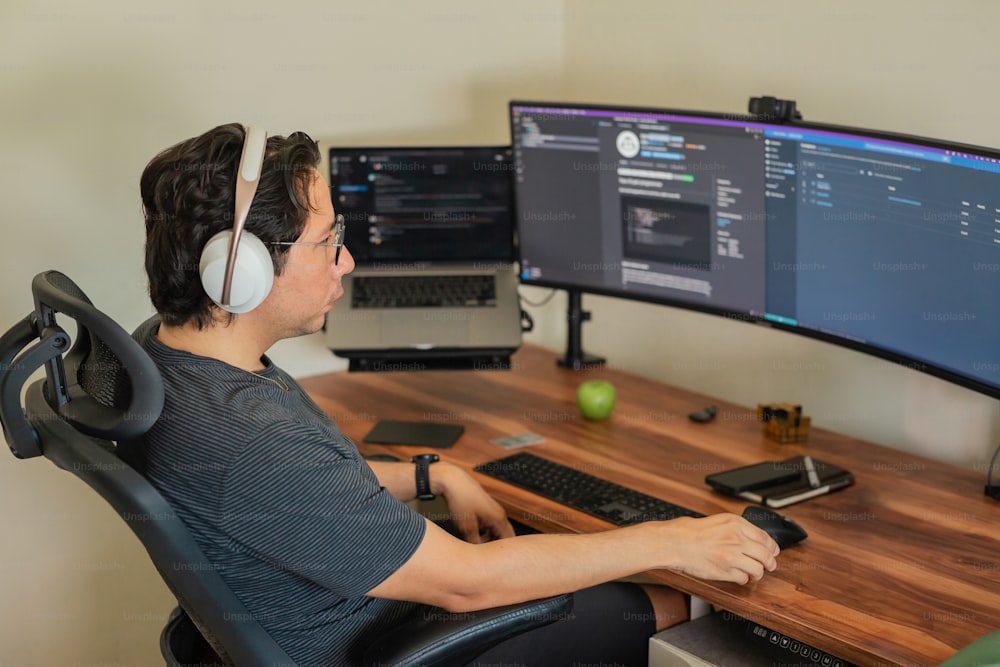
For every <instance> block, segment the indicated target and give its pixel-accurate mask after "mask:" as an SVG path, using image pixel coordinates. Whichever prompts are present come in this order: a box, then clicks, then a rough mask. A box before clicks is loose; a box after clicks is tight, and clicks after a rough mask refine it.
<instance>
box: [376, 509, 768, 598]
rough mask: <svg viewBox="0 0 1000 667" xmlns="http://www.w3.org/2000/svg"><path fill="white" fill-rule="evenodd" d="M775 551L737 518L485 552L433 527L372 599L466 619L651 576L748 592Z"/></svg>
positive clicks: (545, 538) (517, 542) (539, 538)
mask: <svg viewBox="0 0 1000 667" xmlns="http://www.w3.org/2000/svg"><path fill="white" fill-rule="evenodd" d="M777 554H778V545H777V544H775V542H774V540H772V539H771V538H770V537H769V536H768V535H767V533H765V532H764V531H762V530H760V529H759V528H757V527H755V526H753V525H751V524H750V523H749V522H747V521H746V520H744V519H742V518H741V517H738V516H736V515H733V514H717V515H714V516H710V517H706V518H703V519H690V518H680V519H674V520H672V521H651V522H648V523H642V524H638V525H635V526H629V527H627V528H619V529H615V530H608V531H604V532H600V533H591V534H583V535H524V536H520V537H514V538H511V539H507V540H497V541H493V542H487V543H484V544H469V543H467V542H463V541H461V540H458V539H456V538H454V537H452V536H451V535H449V534H448V533H446V532H444V531H443V530H441V529H440V528H439V527H437V526H436V525H434V524H433V523H430V522H428V525H427V531H426V534H425V535H424V539H423V541H422V542H421V544H420V547H418V549H417V551H416V552H415V553H414V554H413V556H411V557H410V559H409V560H408V561H407V562H406V563H405V564H404V565H403V566H402V567H401V568H400V569H398V570H397V571H396V572H394V573H393V574H392V575H390V576H389V577H388V578H387V579H385V580H384V581H383V582H382V583H380V584H379V585H378V586H376V587H375V588H373V589H371V590H370V591H368V593H367V594H368V595H371V596H373V597H381V598H390V599H393V600H411V601H415V602H423V603H426V604H431V605H435V606H438V607H443V608H444V609H447V610H449V611H454V612H463V611H473V610H477V609H486V608H489V607H495V606H499V605H504V604H513V603H516V602H523V601H526V600H532V599H537V598H542V597H546V596H549V595H556V594H559V593H566V592H569V591H575V590H579V589H581V588H586V587H589V586H593V585H596V584H600V583H603V582H606V581H611V580H613V579H617V578H620V577H623V576H627V575H631V574H635V573H638V572H644V571H647V570H653V569H672V570H677V571H680V572H684V573H687V574H689V575H692V576H695V577H699V578H702V579H714V580H719V581H731V582H735V583H738V584H745V583H747V582H749V581H756V580H758V579H760V578H761V577H762V576H763V575H764V572H765V571H768V572H770V571H773V570H774V569H775V568H776V567H777V561H776V560H775V556H777Z"/></svg>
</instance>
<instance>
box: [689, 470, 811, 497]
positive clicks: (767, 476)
mask: <svg viewBox="0 0 1000 667" xmlns="http://www.w3.org/2000/svg"><path fill="white" fill-rule="evenodd" d="M801 476H802V467H801V466H798V465H795V464H790V463H788V462H787V461H764V462H762V463H754V464H751V465H748V466H742V467H740V468H733V469H732V470H723V471H722V472H717V473H713V474H711V475H706V476H705V482H706V483H707V484H708V485H709V486H711V487H712V488H714V489H715V490H716V491H720V492H722V493H725V494H727V495H730V496H735V495H739V494H740V493H743V492H744V491H753V490H754V489H762V488H765V487H768V486H775V485H777V484H786V483H788V482H793V481H795V480H797V479H799V478H800V477H801Z"/></svg>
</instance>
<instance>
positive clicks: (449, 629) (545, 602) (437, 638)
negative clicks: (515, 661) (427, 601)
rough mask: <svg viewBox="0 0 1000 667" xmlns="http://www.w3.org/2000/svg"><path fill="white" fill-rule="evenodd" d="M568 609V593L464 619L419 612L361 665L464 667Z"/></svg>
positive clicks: (374, 648) (423, 609)
mask: <svg viewBox="0 0 1000 667" xmlns="http://www.w3.org/2000/svg"><path fill="white" fill-rule="evenodd" d="M572 609H573V594H572V593H566V594H564V595H556V596H553V597H550V598H544V599H541V600H534V601H531V602H523V603H521V604H513V605H507V606H504V607H496V608H493V609H484V610H482V611H475V612H470V613H464V614H452V613H449V612H446V611H443V610H441V609H437V608H434V607H421V608H419V609H418V610H417V611H415V612H414V613H413V614H411V615H410V616H409V617H407V618H406V619H404V620H403V621H402V622H401V623H400V624H398V625H396V626H393V627H392V628H391V629H390V630H387V631H386V632H384V633H383V634H382V635H381V636H380V637H378V638H377V639H376V640H375V642H374V643H373V644H372V645H371V646H370V647H369V648H368V650H367V651H366V652H365V663H364V664H365V665H366V667H373V666H375V665H381V666H383V667H386V666H388V665H400V666H403V665H406V666H413V665H420V666H421V667H445V666H449V667H450V666H453V665H465V664H466V663H469V662H471V661H472V660H473V659H474V658H475V657H476V656H478V655H481V654H482V653H485V652H486V651H487V650H488V649H490V648H492V647H493V646H495V645H497V644H499V643H500V642H502V641H504V640H505V639H510V638H511V637H514V636H516V635H519V634H521V633H523V632H527V631H528V630H534V629H535V628H540V627H542V626H544V625H548V624H549V623H552V622H553V621H557V620H559V619H561V618H565V617H566V616H567V615H568V614H569V612H570V611H571V610H572Z"/></svg>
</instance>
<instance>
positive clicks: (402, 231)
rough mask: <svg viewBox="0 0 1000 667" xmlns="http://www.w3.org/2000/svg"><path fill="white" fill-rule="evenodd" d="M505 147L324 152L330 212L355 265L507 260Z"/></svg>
mask: <svg viewBox="0 0 1000 667" xmlns="http://www.w3.org/2000/svg"><path fill="white" fill-rule="evenodd" d="M511 180H512V177H511V151H510V147H506V146H504V147H499V146H492V147H486V146H479V147H411V148H381V147H376V148H331V149H330V190H331V195H332V197H333V207H334V210H335V211H336V212H337V213H340V214H342V215H343V216H344V219H345V220H346V221H347V228H346V234H345V244H346V245H347V247H348V249H350V251H351V254H352V255H353V256H354V260H355V262H357V264H358V265H359V266H361V265H366V264H367V265H371V264H374V263H384V262H402V261H407V262H437V261H445V262H468V261H483V260H487V261H503V262H511V261H513V260H514V213H513V202H512V186H511Z"/></svg>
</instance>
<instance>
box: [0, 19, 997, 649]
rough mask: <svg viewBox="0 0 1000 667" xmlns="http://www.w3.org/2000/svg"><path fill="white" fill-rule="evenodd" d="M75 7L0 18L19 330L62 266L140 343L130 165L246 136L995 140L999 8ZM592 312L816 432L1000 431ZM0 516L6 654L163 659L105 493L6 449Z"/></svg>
mask: <svg viewBox="0 0 1000 667" xmlns="http://www.w3.org/2000/svg"><path fill="white" fill-rule="evenodd" d="M77 5H78V3H73V2H69V1H68V0H61V1H54V2H49V3H30V4H29V3H26V2H25V3H17V4H13V3H7V4H5V5H4V8H3V9H0V128H3V130H4V137H3V142H2V144H3V148H2V149H0V194H2V202H3V214H2V216H0V230H2V232H3V234H2V237H0V238H2V241H0V271H2V274H0V276H2V280H3V286H4V288H3V290H0V324H2V326H3V327H6V326H8V325H9V324H10V323H12V322H13V321H14V320H15V319H17V318H19V317H21V316H22V315H23V314H24V313H26V312H27V311H28V310H29V309H30V307H31V304H30V299H29V294H28V284H29V281H30V279H31V277H32V276H33V275H34V274H35V273H37V272H38V271H41V270H44V269H48V268H58V269H60V270H63V271H64V272H66V273H67V274H69V275H70V276H71V277H74V278H75V279H76V280H77V282H78V283H79V284H80V285H81V286H82V287H83V289H84V290H85V291H87V292H88V293H89V294H90V296H91V298H93V299H94V300H95V301H96V303H97V304H98V305H99V306H100V307H102V308H104V309H105V310H107V311H108V312H109V313H110V314H111V315H112V316H114V317H115V318H117V319H118V320H119V321H120V322H122V323H123V324H124V325H125V326H126V327H131V326H134V325H135V324H138V323H139V322H140V321H141V320H143V319H144V318H145V317H146V316H148V314H149V313H150V308H149V305H148V302H147V300H146V297H145V292H144V290H145V285H144V279H143V275H142V270H141V246H142V228H141V217H140V215H139V205H138V195H137V185H136V184H137V179H138V174H139V172H140V171H141V169H142V167H143V166H144V164H145V163H146V161H147V160H148V159H149V158H150V157H151V156H152V155H153V154H154V153H155V152H157V151H158V150H160V149H162V148H164V147H166V146H167V145H169V144H170V143H173V142H174V141H177V140H179V139H181V138H184V137H187V136H191V135H193V134H196V133H198V132H201V131H203V130H205V129H207V128H209V127H211V126H213V125H215V124H219V123H223V122H228V121H232V120H237V121H241V122H247V123H256V124H260V125H263V126H265V127H267V128H268V129H269V130H270V131H271V132H278V133H287V132H289V131H292V130H296V129H303V130H306V131H308V132H309V133H310V134H312V135H313V136H314V137H316V138H317V139H320V140H321V142H322V143H323V145H330V144H331V143H357V142H368V141H372V142H384V143H403V142H414V143H418V142H424V141H427V142H442V143H443V142H455V143H463V142H468V143H478V142H481V143H488V142H506V141H508V140H509V131H508V128H507V121H506V103H507V101H508V100H509V99H511V98H515V97H517V98H522V99H531V98H536V99H550V100H560V99H565V100H580V101H606V102H622V103H630V104H650V105H662V106H671V107H678V108H699V107H701V108H708V109H713V110H719V111H742V110H744V109H745V105H746V100H747V98H748V97H749V96H750V95H760V94H773V95H778V96H781V97H787V98H791V99H796V100H798V102H799V104H800V106H801V108H802V109H803V111H804V113H805V114H806V116H807V118H810V119H815V120H822V121H828V122H835V123H843V124H852V123H853V124H861V125H869V126H873V127H881V128H885V129H894V130H900V131H905V132H912V133H916V134H927V135H931V136H940V137H946V138H951V139H957V140H962V141H968V142H973V143H983V144H987V145H992V146H1000V130H998V129H997V126H996V124H995V122H994V113H993V110H994V109H995V108H996V107H997V102H998V97H1000V92H998V91H997V90H996V89H995V88H994V87H993V86H992V85H990V84H991V81H992V79H993V77H992V76H991V75H992V74H993V73H994V72H995V70H996V68H997V64H998V63H997V56H996V55H995V50H994V49H993V48H992V46H991V43H992V39H991V35H990V32H989V31H990V30H991V29H992V28H993V27H995V26H996V25H998V23H1000V20H998V19H1000V6H994V4H993V3H991V2H988V1H987V0H983V1H981V2H976V1H974V0H957V1H953V2H949V3H947V4H942V3H939V2H925V1H923V0H921V1H912V0H911V1H909V2H901V1H893V2H887V1H884V2H880V3H874V2H870V1H869V2H857V1H856V0H850V1H847V2H837V3H828V5H824V6H829V7H830V9H824V8H823V6H821V7H819V8H817V6H816V3H803V2H776V1H773V0H772V1H770V2H759V3H752V4H748V3H746V2H737V1H727V2H706V3H678V2H666V1H664V0H651V1H650V2H639V1H636V0H629V1H625V2H615V3H610V2H596V1H579V2H562V1H559V0H523V1H522V0H517V1H514V2H511V1H508V2H504V3H486V2H481V1H480V2H469V1H466V2H462V1H461V0H455V1H453V2H449V1H445V0H432V1H429V2H428V1H425V2H420V3H404V2H392V3H390V2H383V3H371V4H369V3H363V2H342V1H339V0H324V1H323V2H309V1H306V2H299V3H283V4H278V5H276V4H275V3H270V2H262V1H259V0H253V1H249V0H244V1H243V2H225V3H221V2H219V3H202V2H194V1H188V2H172V3H160V4H159V5H157V6H156V8H155V9H148V10H147V9H141V8H137V5H138V3H133V2H127V1H125V0H122V1H121V2H112V1H109V0H104V1H97V2H93V3H90V5H91V6H90V7H88V8H86V9H77V8H76V7H77ZM675 7H676V8H675ZM247 45H249V46H247ZM525 293H526V294H527V295H528V296H529V297H534V298H538V297H542V296H544V295H545V293H546V291H545V290H539V289H527V290H525ZM585 303H586V305H588V306H589V307H591V308H592V309H593V311H594V322H592V323H590V324H588V325H587V328H586V333H585V342H586V346H587V348H588V349H590V350H592V351H594V352H600V353H603V354H605V355H607V356H609V357H610V359H611V361H612V362H613V363H614V364H616V365H619V366H622V367H625V368H629V369H632V370H636V371H640V372H645V373H647V374H651V375H653V376H655V377H659V378H662V379H665V380H668V381H672V382H676V383H678V384H682V385H685V386H689V387H693V388H695V389H698V390H700V391H704V392H705V393H706V394H710V395H716V396H722V397H725V398H728V399H730V400H733V401H736V402H738V403H742V404H745V405H754V404H755V403H756V402H758V401H760V400H796V401H800V402H802V403H803V404H804V405H805V407H806V410H807V412H809V413H810V414H812V415H814V417H815V418H816V419H817V421H818V422H819V423H820V424H822V425H828V426H830V427H832V428H836V429H838V430H843V431H847V432H850V433H856V434H858V435H861V436H864V437H869V438H871V439H874V440H877V441H879V442H883V443H886V444H891V445H894V446H897V447H901V448H905V449H913V450H917V451H924V452H927V453H929V454H931V455H933V456H936V457H938V458H943V459H946V460H953V461H955V462H958V463H961V464H963V465H970V466H973V465H978V466H980V467H982V465H983V464H984V462H985V460H986V457H987V456H988V453H989V452H990V451H991V450H992V447H993V446H995V444H996V442H997V440H998V438H1000V423H998V422H1000V419H998V411H997V402H996V401H992V400H986V399H983V398H981V397H979V396H977V395H975V394H973V393H971V392H967V391H964V390H960V389H957V388H954V387H952V386H950V385H947V384H946V383H943V382H940V381H938V380H935V379H933V378H929V377H925V376H922V375H920V374H917V373H914V372H910V371H906V370H903V369H899V368H895V367H892V366H890V365H888V364H884V363H881V362H879V361H877V360H873V359H870V358H867V357H863V356H861V355H857V354H855V353H851V352H845V351H842V350H838V349H836V348H833V347H832V346H829V345H823V344H819V343H814V342H811V341H807V340H804V339H800V338H798V337H794V336H791V335H789V334H782V333H777V332H773V331H766V330H761V329H757V328H754V327H750V326H747V325H742V324H736V323H728V322H724V321H719V319H718V318H709V317H707V316H702V315H696V314H690V313H682V312H679V311H675V310H672V309H666V308H657V307H653V306H649V305H643V304H633V303H626V302H618V301H614V300H610V299H601V298H588V299H586V300H585ZM561 304H562V301H561V295H560V296H557V298H556V299H555V300H554V301H553V303H552V304H550V306H548V307H546V308H545V309H532V312H533V313H534V314H535V315H536V319H537V321H538V326H539V331H538V332H537V333H535V334H532V335H531V336H530V339H531V340H535V341H540V342H543V343H544V344H547V345H549V346H552V347H556V348H561V347H562V345H563V341H564V338H563V335H564V334H563V323H562V317H563V313H562V311H561V310H560V308H561ZM622 323H627V325H623V324H622ZM640 351H641V354H640V353H639V352H640ZM273 356H274V358H275V359H276V360H277V361H278V363H280V364H282V365H285V366H286V367H287V368H289V369H290V370H291V371H292V372H293V373H296V374H299V375H305V374H310V373H314V372H321V371H324V370H330V369H334V368H340V367H342V364H340V363H338V361H337V360H335V359H334V358H332V356H330V355H329V354H328V353H327V352H326V350H325V349H323V346H322V341H321V340H320V339H319V338H318V337H316V336H312V337H308V338H306V339H301V340H296V341H289V342H286V343H283V344H281V345H279V346H278V348H276V350H275V351H274V353H273ZM0 516H2V520H0V526H2V530H3V532H2V534H3V539H2V541H0V544H2V548H0V665H2V666H5V667H6V666H9V665H46V666H48V665H84V664H106V665H150V664H157V662H158V653H157V650H158V649H157V645H156V637H157V634H158V632H159V629H160V627H161V626H162V624H163V621H164V619H165V615H166V613H167V611H168V610H169V609H170V607H171V606H172V601H171V599H170V596H169V594H168V593H166V591H165V589H164V588H163V586H162V585H161V584H160V583H159V580H158V577H157V575H156V573H155V572H154V571H153V569H152V567H151V566H150V565H149V564H148V561H147V560H146V557H145V555H144V553H143V552H142V550H141V548H140V547H138V546H137V544H136V542H135V540H134V538H132V536H131V534H130V533H129V532H128V530H127V528H126V527H125V526H124V525H122V523H121V522H120V521H119V520H118V519H117V518H116V517H115V516H113V514H112V512H111V511H110V510H109V509H108V508H107V507H105V506H104V505H103V501H99V500H98V499H96V498H95V497H94V495H93V494H92V492H90V491H89V490H87V489H86V488H84V487H83V485H82V484H81V483H79V482H77V481H75V480H74V479H73V478H72V477H70V476H69V475H66V474H65V473H62V472H59V471H56V470H55V469H54V468H53V467H52V466H51V465H50V464H49V463H47V462H44V461H37V460H36V461H30V462H19V461H15V460H14V459H13V458H12V457H11V456H9V455H6V454H0Z"/></svg>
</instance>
